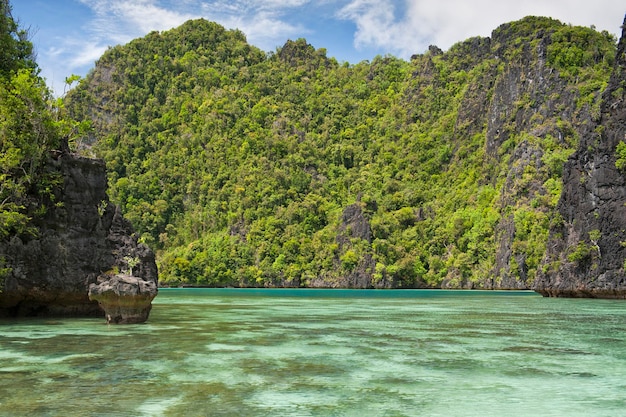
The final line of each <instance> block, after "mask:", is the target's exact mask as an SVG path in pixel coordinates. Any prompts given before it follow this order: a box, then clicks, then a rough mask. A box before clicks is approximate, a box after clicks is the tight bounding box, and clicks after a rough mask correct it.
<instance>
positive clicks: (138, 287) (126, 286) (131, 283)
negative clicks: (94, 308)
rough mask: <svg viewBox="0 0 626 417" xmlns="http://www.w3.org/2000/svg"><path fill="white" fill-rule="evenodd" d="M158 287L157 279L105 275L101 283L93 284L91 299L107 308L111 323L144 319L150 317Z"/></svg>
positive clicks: (108, 319)
mask: <svg viewBox="0 0 626 417" xmlns="http://www.w3.org/2000/svg"><path fill="white" fill-rule="evenodd" d="M157 291H158V290H157V285H156V283H155V282H153V281H144V280H143V279H141V278H138V277H133V276H130V275H125V274H118V275H115V276H112V277H106V276H101V277H100V278H98V283H97V284H91V285H90V286H89V299H90V300H95V301H97V302H98V304H99V305H100V307H101V308H102V309H103V310H104V314H105V317H106V321H107V323H114V324H133V323H143V322H145V321H146V320H147V319H148V315H149V314H150V310H151V309H152V300H153V299H154V297H156V295H157Z"/></svg>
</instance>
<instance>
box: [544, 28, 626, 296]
mask: <svg viewBox="0 0 626 417" xmlns="http://www.w3.org/2000/svg"><path fill="white" fill-rule="evenodd" d="M622 28H623V33H622V37H621V39H620V42H619V45H618V49H617V55H616V60H615V67H614V71H613V74H612V76H611V80H610V82H609V85H608V87H607V89H606V90H605V92H604V95H603V102H602V108H601V118H600V120H599V122H598V123H597V124H595V125H594V126H591V128H590V129H588V131H587V132H586V133H585V135H583V136H582V138H581V141H580V144H579V146H578V149H577V151H576V153H575V154H574V155H573V156H572V157H571V158H570V160H569V161H568V162H567V164H566V165H565V168H564V172H563V177H564V178H563V183H564V188H563V193H562V195H561V200H560V202H559V205H558V211H559V214H560V216H561V219H559V221H558V222H556V223H555V226H554V227H553V228H552V229H551V232H550V240H549V242H548V248H547V253H546V258H545V259H544V261H543V268H541V273H540V275H539V277H538V279H537V281H536V282H535V286H534V288H535V290H536V291H538V292H540V293H541V294H543V295H545V296H563V297H567V296H569V297H602V298H626V275H625V271H624V265H625V263H624V261H625V260H626V247H625V243H624V242H626V206H625V203H626V175H625V173H624V172H623V171H620V170H618V169H617V168H616V166H615V162H616V147H617V145H618V144H619V143H620V142H622V141H626V18H625V20H624V25H623V26H622Z"/></svg>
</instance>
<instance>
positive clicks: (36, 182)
mask: <svg viewBox="0 0 626 417" xmlns="http://www.w3.org/2000/svg"><path fill="white" fill-rule="evenodd" d="M37 73H38V69H37V66H36V64H35V62H34V60H33V58H32V44H31V43H30V42H29V41H28V39H27V33H26V32H25V31H24V30H21V29H19V28H18V25H17V23H16V22H15V21H14V20H13V18H12V16H11V7H10V4H9V3H8V1H7V0H0V239H4V238H7V237H8V236H10V235H14V234H23V233H30V234H32V233H36V228H35V227H34V226H33V225H32V223H31V221H30V220H31V219H32V218H33V217H36V216H39V215H42V214H43V213H44V212H45V202H48V203H49V202H51V201H53V197H54V194H53V193H52V190H53V188H54V186H55V184H57V182H58V178H56V177H55V176H53V175H51V174H48V173H46V172H45V170H44V162H45V160H46V158H47V157H48V152H49V151H50V150H51V149H55V148H56V147H58V144H59V138H60V135H59V125H60V123H61V120H60V117H59V115H58V114H57V113H56V112H55V109H54V108H53V107H52V106H51V95H50V93H49V91H48V89H47V87H46V85H45V82H44V81H43V79H41V78H40V77H38V75H37ZM2 271H4V272H6V268H2V269H0V273H2Z"/></svg>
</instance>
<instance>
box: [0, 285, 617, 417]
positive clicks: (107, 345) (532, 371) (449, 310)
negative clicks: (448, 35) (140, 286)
mask: <svg viewBox="0 0 626 417" xmlns="http://www.w3.org/2000/svg"><path fill="white" fill-rule="evenodd" d="M0 378H1V379H0V380H1V381H2V382H1V383H0V416H20V415H29V416H60V415H70V416H74V415H81V416H359V417H366V416H482V417H485V416H505V415H506V416H565V415H567V416H617V415H623V413H624V410H626V303H625V302H624V301H619V300H589V299H548V298H543V297H541V296H539V295H536V294H534V293H532V292H500V291H439V290H316V289H263V290H258V289H162V290H160V292H159V295H158V297H157V298H156V299H155V301H154V307H153V310H152V313H151V315H150V319H149V320H148V322H147V323H146V324H141V325H125V326H114V325H106V324H104V319H101V320H100V319H76V318H67V319H66V318H61V319H20V320H7V319H3V320H0Z"/></svg>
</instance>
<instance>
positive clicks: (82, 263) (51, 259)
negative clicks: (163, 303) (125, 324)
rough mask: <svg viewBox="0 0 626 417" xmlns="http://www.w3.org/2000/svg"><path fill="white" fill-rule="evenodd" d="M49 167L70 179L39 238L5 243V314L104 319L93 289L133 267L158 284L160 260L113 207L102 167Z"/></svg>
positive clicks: (76, 163) (65, 157)
mask: <svg viewBox="0 0 626 417" xmlns="http://www.w3.org/2000/svg"><path fill="white" fill-rule="evenodd" d="M48 169H50V170H51V171H54V172H58V173H60V174H61V175H62V177H63V186H62V187H60V188H59V190H58V191H57V192H56V194H57V195H56V199H55V201H57V202H59V204H50V205H49V207H48V210H47V212H46V215H45V217H44V218H42V219H40V220H38V221H37V224H36V226H37V227H38V229H39V232H38V234H37V236H35V237H24V236H21V237H20V236H13V237H12V238H11V239H10V240H9V241H5V242H0V255H2V256H3V257H4V258H5V261H6V265H7V266H8V267H9V268H10V272H9V273H8V275H7V276H6V278H5V280H4V285H3V288H2V292H0V316H2V315H4V316H45V315H72V316H98V315H101V314H102V311H101V310H100V308H99V307H98V304H97V303H96V302H94V301H90V300H89V298H88V288H89V285H90V284H92V283H95V282H96V281H97V279H98V277H99V276H100V275H102V274H105V273H106V272H107V271H108V272H109V273H111V272H112V271H113V272H114V271H116V270H119V271H121V270H125V269H129V265H128V262H129V260H131V259H132V260H133V263H135V262H136V263H137V265H136V266H135V268H134V273H135V275H136V276H138V277H140V278H141V279H143V280H145V281H149V282H153V283H155V284H156V282H157V268H156V263H155V260H154V254H153V253H152V251H151V250H150V249H149V248H147V247H146V246H144V245H142V244H139V243H138V242H137V239H136V238H135V237H133V229H132V227H131V225H130V223H129V222H128V221H127V220H125V219H124V218H123V217H122V214H121V212H120V211H119V209H118V208H117V207H115V206H114V205H113V204H111V203H109V200H108V197H107V194H106V188H107V179H106V172H105V165H104V163H103V162H102V161H99V160H93V159H88V158H82V157H79V156H75V155H71V154H69V153H67V152H64V153H62V154H61V155H60V156H59V157H58V158H57V159H52V158H51V159H50V162H49V164H48Z"/></svg>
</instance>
